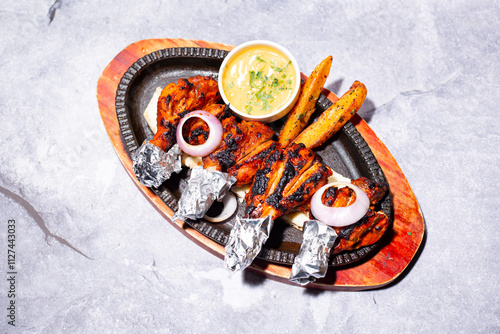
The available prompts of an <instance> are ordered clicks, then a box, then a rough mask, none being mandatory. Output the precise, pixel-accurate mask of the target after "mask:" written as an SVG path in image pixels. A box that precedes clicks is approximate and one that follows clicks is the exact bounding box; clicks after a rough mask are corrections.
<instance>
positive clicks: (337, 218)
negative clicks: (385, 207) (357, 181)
mask: <svg viewBox="0 0 500 334" xmlns="http://www.w3.org/2000/svg"><path fill="white" fill-rule="evenodd" d="M330 187H338V188H343V187H349V188H351V189H352V190H354V192H355V193H356V200H355V201H354V203H352V204H351V205H349V206H345V207H330V206H326V205H324V204H323V202H322V201H321V197H322V196H323V193H324V192H325V191H326V189H328V188H330ZM369 207H370V200H369V199H368V196H367V195H366V193H365V192H364V191H363V190H361V189H360V188H359V187H357V186H355V185H354V184H351V183H347V182H333V183H328V184H327V185H324V186H323V187H321V188H319V189H318V191H316V192H315V193H314V195H313V197H312V199H311V213H312V214H313V216H314V217H315V218H316V219H318V220H319V221H321V222H322V223H324V224H326V225H329V226H335V227H343V226H347V225H351V224H354V223H355V222H357V221H358V220H360V219H361V218H363V216H364V215H365V214H366V212H367V211H368V208H369Z"/></svg>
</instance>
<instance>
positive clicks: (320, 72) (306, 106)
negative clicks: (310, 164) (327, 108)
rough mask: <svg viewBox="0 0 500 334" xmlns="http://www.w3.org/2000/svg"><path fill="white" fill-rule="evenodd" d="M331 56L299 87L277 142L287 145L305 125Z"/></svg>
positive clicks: (330, 64)
mask: <svg viewBox="0 0 500 334" xmlns="http://www.w3.org/2000/svg"><path fill="white" fill-rule="evenodd" d="M332 59H333V58H332V56H329V57H327V58H326V59H324V60H323V61H322V62H321V63H320V64H319V65H318V66H316V68H315V69H314V71H313V72H312V73H311V75H310V76H309V78H307V80H306V82H305V84H304V86H303V87H302V89H301V92H300V95H299V98H298V100H297V103H296V104H295V106H294V107H293V109H292V110H291V111H290V112H289V113H288V119H287V120H286V123H285V125H283V128H282V129H281V132H280V134H279V137H278V141H279V143H280V144H281V145H282V146H283V147H287V146H288V145H289V144H290V143H291V142H292V141H293V140H294V139H295V138H296V137H297V136H298V134H299V133H300V132H301V131H302V130H303V129H304V128H305V127H306V125H307V123H308V122H309V119H310V118H311V115H312V114H313V112H314V110H315V106H316V102H317V101H318V98H319V94H320V93H321V89H322V88H323V86H324V85H325V82H326V78H327V77H328V74H329V73H330V68H331V66H332Z"/></svg>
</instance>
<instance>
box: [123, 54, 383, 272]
mask: <svg viewBox="0 0 500 334" xmlns="http://www.w3.org/2000/svg"><path fill="white" fill-rule="evenodd" d="M228 53H229V51H225V50H219V49H208V48H199V47H178V48H167V49H161V50H158V51H154V52H152V53H150V54H147V55H145V56H144V57H142V58H139V59H138V60H137V61H136V62H134V63H133V64H132V65H131V66H130V67H129V68H128V69H127V71H126V72H125V73H124V74H123V76H122V78H121V80H120V82H119V84H118V88H117V91H116V99H115V109H116V116H117V119H118V124H119V127H120V132H121V137H122V139H123V142H124V144H125V147H126V149H127V151H128V153H129V155H130V156H131V157H132V156H133V154H135V152H136V151H137V149H138V148H139V146H140V145H141V143H139V141H138V140H137V138H136V135H135V133H134V131H133V129H132V125H131V120H130V116H129V113H128V110H127V105H126V99H127V94H128V93H129V89H130V87H131V85H132V83H133V82H134V79H135V78H136V77H137V76H138V74H139V73H141V71H142V70H143V69H144V68H146V67H148V66H150V65H152V64H154V63H156V62H159V61H162V60H164V59H172V58H184V57H199V58H205V59H214V60H220V61H221V62H222V60H223V59H224V58H225V57H226V56H227V54H228ZM317 104H319V106H320V107H322V108H323V110H326V109H327V108H328V107H330V106H331V105H332V102H331V101H330V100H328V98H326V97H325V96H324V95H321V96H320V98H319V99H318V102H317ZM341 131H343V132H344V134H345V135H346V136H347V137H349V138H350V139H351V140H352V141H353V143H355V145H356V147H357V148H358V150H359V154H360V156H361V157H362V159H363V161H364V162H365V164H366V166H367V168H368V171H369V173H370V178H371V179H373V180H374V181H377V182H386V178H385V175H384V173H383V171H382V169H381V168H380V165H379V164H378V162H377V159H376V158H375V156H374V155H373V153H372V151H371V149H370V147H369V146H368V144H367V143H366V141H365V140H364V138H363V137H362V136H361V134H360V133H359V132H358V131H357V130H356V128H355V127H354V125H353V124H352V123H351V122H347V123H346V124H345V125H344V127H343V128H342V130H341ZM151 190H152V191H153V192H154V193H155V194H156V195H157V196H158V197H159V198H160V199H161V200H162V201H163V202H164V203H165V204H166V205H167V206H168V207H169V208H170V209H171V210H172V211H176V210H177V208H178V200H177V198H176V197H175V196H174V195H173V194H172V192H171V191H170V190H169V189H168V188H166V187H163V186H160V187H159V188H151ZM380 206H381V211H383V212H384V213H385V214H386V215H387V216H388V217H389V219H390V220H391V221H392V219H391V217H392V215H391V213H392V204H391V200H390V196H386V198H385V200H384V201H383V202H382V203H381V204H380ZM186 223H188V224H189V225H190V226H191V227H192V228H194V229H195V230H197V231H199V232H200V233H202V234H203V235H204V236H206V237H208V238H210V239H212V240H214V241H215V242H217V243H219V244H221V245H223V246H225V244H226V243H227V239H228V237H229V235H228V234H226V233H225V232H224V231H222V230H219V229H216V228H214V227H213V226H211V225H210V224H209V223H207V222H204V221H201V222H196V223H194V222H192V221H189V220H188V221H187V222H186ZM379 243H380V240H379V241H378V242H377V243H375V244H373V245H370V246H365V247H362V248H359V249H356V250H353V251H347V252H343V253H340V254H335V255H332V256H330V259H329V265H330V266H343V265H349V264H351V263H353V262H356V261H358V260H360V259H361V258H364V257H366V256H367V255H368V254H370V253H372V252H373V250H374V249H375V248H377V246H378V245H379ZM296 255H297V253H293V252H288V251H282V250H278V249H271V248H266V247H265V246H264V247H263V249H262V251H261V252H260V254H259V255H258V256H257V257H258V258H261V259H264V260H267V261H270V262H275V263H281V264H286V265H291V264H293V261H294V259H295V256H296Z"/></svg>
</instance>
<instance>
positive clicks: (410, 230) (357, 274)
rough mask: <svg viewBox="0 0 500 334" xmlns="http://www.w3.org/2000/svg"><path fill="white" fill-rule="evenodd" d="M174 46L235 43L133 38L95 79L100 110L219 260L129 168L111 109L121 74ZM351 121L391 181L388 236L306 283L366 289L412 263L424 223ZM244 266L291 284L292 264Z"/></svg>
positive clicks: (360, 124)
mask: <svg viewBox="0 0 500 334" xmlns="http://www.w3.org/2000/svg"><path fill="white" fill-rule="evenodd" d="M172 47H201V48H212V49H222V50H231V49H232V48H233V46H230V45H225V44H220V43H213V42H206V41H199V40H186V39H148V40H142V41H139V42H136V43H133V44H131V45H129V46H127V47H126V48H125V49H124V50H123V51H121V52H120V53H119V54H118V55H117V56H116V57H115V58H114V59H113V60H112V61H111V63H110V64H109V65H108V66H107V67H106V69H105V70H104V72H103V73H102V75H101V77H100V78H99V81H98V84H97V100H98V103H99V109H100V113H101V117H102V120H103V122H104V126H105V127H106V131H107V132H108V135H109V137H110V139H111V143H112V144H113V147H114V149H115V151H116V153H117V154H118V157H119V158H120V160H121V162H122V164H123V166H124V167H125V169H126V170H127V172H128V174H129V175H130V177H131V178H132V180H133V182H134V183H135V184H136V185H137V187H139V189H140V190H141V192H142V193H143V194H144V195H145V196H146V198H147V199H148V200H149V201H150V202H151V203H152V204H153V206H154V207H155V208H156V209H157V210H158V211H159V212H160V213H161V214H162V215H163V216H164V217H165V219H166V220H167V221H168V222H170V223H171V224H172V225H173V226H175V227H176V228H177V229H178V230H179V231H180V232H182V233H183V234H184V235H185V236H187V237H188V238H190V239H191V240H192V241H194V242H195V243H196V244H198V245H199V246H201V247H202V248H204V249H206V250H207V251H209V252H210V253H212V254H214V255H216V256H218V257H219V258H221V259H223V258H224V247H223V246H221V245H219V244H218V243H216V242H214V241H212V240H210V239H209V238H207V237H206V236H204V235H202V234H201V233H200V232H198V231H196V230H195V229H193V228H191V227H190V226H188V225H187V224H184V223H182V222H179V221H177V222H172V220H171V217H172V216H173V214H174V213H173V211H172V210H171V209H170V208H169V207H168V206H167V205H166V204H165V203H164V202H163V201H162V200H161V199H160V198H159V197H158V196H157V195H156V194H155V193H153V192H152V191H151V190H150V189H149V188H147V187H144V186H143V185H141V184H140V183H139V182H138V181H137V180H136V178H135V175H134V172H133V171H132V160H131V158H130V156H129V155H128V152H127V150H126V147H125V145H124V143H123V141H122V137H121V135H120V128H119V124H118V119H117V116H116V110H115V97H116V90H117V88H118V83H119V82H120V79H121V78H122V76H123V74H124V73H125V72H126V71H127V69H128V68H129V67H130V66H131V65H132V64H133V63H134V62H135V61H136V60H138V59H139V58H141V57H143V56H145V55H147V54H149V53H151V52H154V51H157V50H160V49H165V48H172ZM323 94H324V95H326V96H327V97H328V99H330V100H331V101H332V102H334V101H335V100H337V99H338V98H337V97H336V96H335V95H334V94H333V93H331V92H330V91H328V90H326V89H324V90H323ZM351 122H352V123H353V124H354V126H355V127H356V129H357V130H358V132H359V133H360V134H361V135H362V136H363V138H364V139H365V141H366V142H367V144H368V145H369V146H370V148H371V150H372V152H373V154H374V155H375V157H376V158H377V161H378V163H379V165H380V166H381V168H382V170H383V172H384V174H385V177H386V179H387V182H388V183H389V186H390V190H391V197H392V203H393V208H394V222H393V231H392V236H391V238H390V241H389V242H387V243H386V244H384V245H383V246H382V248H381V249H380V250H379V251H378V252H377V253H376V254H375V255H374V256H372V257H370V258H368V259H367V260H365V261H360V262H359V263H354V264H352V265H350V266H347V267H340V268H330V270H329V271H328V273H327V275H326V277H325V278H323V279H321V280H318V281H316V282H314V283H310V284H308V285H307V287H308V288H316V289H324V290H366V289H374V288H379V287H382V286H385V285H388V284H390V283H393V282H395V281H396V280H397V279H398V277H400V276H401V274H402V273H403V272H404V271H405V269H406V268H407V267H408V266H409V265H410V263H411V262H412V260H413V259H414V257H415V256H416V254H417V253H418V250H419V247H420V245H421V244H422V241H423V237H424V233H425V225H424V220H423V217H422V213H421V212H420V208H419V205H418V203H417V200H416V198H415V196H414V194H413V192H412V190H411V188H410V185H409V184H408V181H407V180H406V178H405V176H404V175H403V172H402V171H401V169H400V168H399V166H398V164H397V163H396V161H395V160H394V158H393V157H392V155H391V153H390V152H389V151H388V150H387V148H386V147H385V145H384V144H383V143H382V142H381V141H380V140H379V139H378V138H377V136H376V135H375V133H374V132H373V131H372V130H371V129H370V127H369V126H368V124H366V123H365V121H364V120H363V119H361V117H359V116H357V115H355V117H354V118H353V119H352V120H351ZM221 265H222V263H221ZM247 270H250V271H252V272H255V273H257V274H260V275H263V276H265V277H267V278H270V279H273V280H276V281H280V282H284V283H288V284H292V283H290V282H289V281H288V278H289V277H290V271H291V267H290V266H286V265H280V264H275V263H270V262H267V261H264V260H260V259H257V260H255V261H254V262H253V263H252V265H251V266H250V267H248V268H247Z"/></svg>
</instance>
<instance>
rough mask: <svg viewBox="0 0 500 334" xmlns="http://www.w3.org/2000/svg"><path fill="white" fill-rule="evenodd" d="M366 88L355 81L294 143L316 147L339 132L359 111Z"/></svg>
mask: <svg viewBox="0 0 500 334" xmlns="http://www.w3.org/2000/svg"><path fill="white" fill-rule="evenodd" d="M366 93H367V92H366V87H365V85H364V84H362V83H361V82H359V81H355V82H354V83H353V84H352V86H351V88H349V90H348V91H347V92H346V93H345V94H344V95H342V96H341V97H340V99H338V100H337V102H335V103H334V104H332V105H331V106H330V108H328V109H327V110H325V111H324V112H323V113H322V114H321V115H320V116H319V117H318V119H317V120H316V121H315V122H314V123H312V124H311V125H309V126H308V127H307V128H305V129H304V131H302V133H301V134H300V135H299V136H298V137H297V138H295V140H294V143H297V144H299V143H302V144H304V145H305V146H306V147H307V148H314V147H318V146H320V145H321V144H323V143H324V142H325V141H327V140H328V138H330V137H331V136H332V135H333V134H334V133H336V132H337V131H339V130H340V129H341V128H342V127H343V126H344V124H345V123H347V121H349V120H350V119H351V117H352V116H353V115H354V114H355V113H356V112H357V111H358V110H359V108H360V107H361V105H362V104H363V102H364V101H365V98H366Z"/></svg>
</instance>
